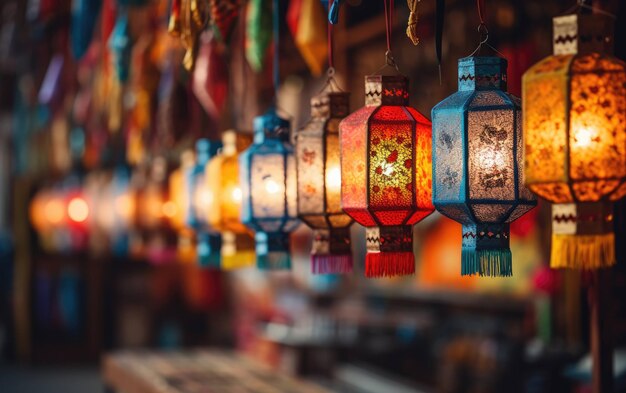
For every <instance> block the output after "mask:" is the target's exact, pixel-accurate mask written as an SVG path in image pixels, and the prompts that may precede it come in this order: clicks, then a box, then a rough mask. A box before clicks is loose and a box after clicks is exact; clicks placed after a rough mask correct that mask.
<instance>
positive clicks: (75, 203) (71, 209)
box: [67, 197, 89, 222]
mask: <svg viewBox="0 0 626 393" xmlns="http://www.w3.org/2000/svg"><path fill="white" fill-rule="evenodd" d="M67 215H68V217H69V218H70V220H72V221H74V222H84V221H85V220H87V217H89V206H88V205H87V202H86V201H85V200H84V199H83V198H80V197H75V198H72V199H71V200H70V203H68V204H67Z"/></svg>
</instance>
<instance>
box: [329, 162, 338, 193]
mask: <svg viewBox="0 0 626 393" xmlns="http://www.w3.org/2000/svg"><path fill="white" fill-rule="evenodd" d="M326 187H328V188H330V189H332V190H339V189H340V188H341V170H340V169H339V167H337V166H335V167H331V168H330V169H328V170H327V171H326Z"/></svg>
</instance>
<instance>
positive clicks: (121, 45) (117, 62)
mask: <svg viewBox="0 0 626 393" xmlns="http://www.w3.org/2000/svg"><path fill="white" fill-rule="evenodd" d="M127 12H128V11H127V10H126V9H120V10H118V15H117V20H116V21H115V26H114V27H113V32H112V33H111V37H110V38H109V42H108V45H109V49H110V50H111V53H112V55H113V56H112V58H113V64H114V69H115V75H116V76H117V79H118V80H119V81H120V82H122V83H124V82H126V81H127V80H128V75H129V68H130V54H131V50H132V42H131V38H130V28H129V26H128V14H127Z"/></svg>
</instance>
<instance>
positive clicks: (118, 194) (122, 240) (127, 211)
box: [109, 165, 135, 256]
mask: <svg viewBox="0 0 626 393" xmlns="http://www.w3.org/2000/svg"><path fill="white" fill-rule="evenodd" d="M109 197H110V198H112V201H113V211H112V212H111V214H112V215H113V226H112V227H111V233H110V236H111V248H112V252H113V254H114V255H117V256H125V255H127V254H128V251H129V231H130V230H131V227H132V224H133V218H134V216H135V200H134V198H133V196H132V194H131V191H130V169H129V168H128V167H127V166H126V165H118V166H117V167H116V168H115V169H114V170H113V177H112V178H111V183H110V184H109Z"/></svg>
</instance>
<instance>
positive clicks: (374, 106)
mask: <svg viewBox="0 0 626 393" xmlns="http://www.w3.org/2000/svg"><path fill="white" fill-rule="evenodd" d="M408 103H409V92H408V79H407V78H406V77H404V76H401V75H396V76H386V75H370V76H367V77H365V106H364V107H363V108H361V109H359V110H357V111H356V112H354V113H352V114H351V115H350V116H348V117H346V118H345V119H344V120H343V121H342V122H341V124H340V126H339V130H340V135H341V137H340V138H341V180H342V181H341V202H342V206H343V209H344V211H345V212H346V213H347V214H349V215H350V216H351V217H352V218H354V220H356V222H358V223H359V224H361V225H363V226H365V227H367V229H366V235H367V239H366V244H367V256H366V259H365V274H366V276H368V277H380V276H393V275H404V274H413V273H414V272H415V260H414V257H413V235H412V225H413V224H415V223H417V222H418V221H420V220H422V219H423V218H424V217H426V216H428V215H429V214H430V213H432V212H433V210H434V209H433V206H432V202H431V193H432V189H431V176H432V173H431V128H430V127H431V125H430V121H428V119H426V118H425V117H424V116H423V115H422V114H420V113H419V112H418V111H417V110H415V109H413V108H411V107H409V106H408Z"/></svg>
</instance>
